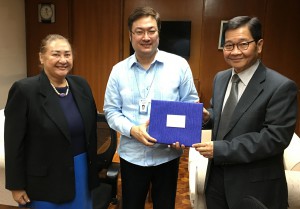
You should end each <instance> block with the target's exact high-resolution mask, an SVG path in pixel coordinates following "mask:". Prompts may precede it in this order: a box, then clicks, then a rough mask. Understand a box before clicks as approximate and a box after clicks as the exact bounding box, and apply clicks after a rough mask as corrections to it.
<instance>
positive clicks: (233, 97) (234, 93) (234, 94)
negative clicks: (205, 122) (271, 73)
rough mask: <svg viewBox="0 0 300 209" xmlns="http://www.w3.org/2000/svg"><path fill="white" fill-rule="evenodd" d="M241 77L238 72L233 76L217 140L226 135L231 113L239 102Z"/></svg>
mask: <svg viewBox="0 0 300 209" xmlns="http://www.w3.org/2000/svg"><path fill="white" fill-rule="evenodd" d="M240 80H241V79H240V78H239V76H238V75H237V74H234V75H233V76H232V78H231V82H232V86H231V90H230V94H229V96H228V99H227V101H226V104H225V106H224V109H223V112H222V115H221V119H220V124H219V129H218V134H217V140H222V139H223V137H224V134H225V132H226V130H227V126H228V124H229V122H230V119H231V115H232V113H233V111H234V109H235V106H236V104H237V102H238V84H239V82H240Z"/></svg>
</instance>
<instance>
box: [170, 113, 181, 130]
mask: <svg viewBox="0 0 300 209" xmlns="http://www.w3.org/2000/svg"><path fill="white" fill-rule="evenodd" d="M167 127H173V128H185V115H167Z"/></svg>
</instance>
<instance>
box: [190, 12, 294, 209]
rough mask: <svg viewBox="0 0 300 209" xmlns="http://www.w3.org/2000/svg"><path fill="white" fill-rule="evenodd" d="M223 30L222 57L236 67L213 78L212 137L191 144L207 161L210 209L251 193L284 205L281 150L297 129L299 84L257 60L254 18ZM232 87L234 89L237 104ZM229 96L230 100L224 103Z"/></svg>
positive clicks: (208, 114) (224, 208)
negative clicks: (234, 79) (235, 81)
mask: <svg viewBox="0 0 300 209" xmlns="http://www.w3.org/2000/svg"><path fill="white" fill-rule="evenodd" d="M223 33H224V35H225V44H224V48H223V54H224V58H225V61H226V62H227V63H228V64H229V65H230V66H231V67H232V68H231V69H228V70H225V71H221V72H219V73H217V75H216V76H215V79H214V82H213V96H212V99H211V107H210V108H209V109H208V110H206V109H204V113H203V114H204V127H205V128H212V139H213V140H212V141H211V142H207V143H199V144H194V145H193V146H194V147H195V148H196V150H197V151H199V152H200V154H202V155H203V156H204V157H207V158H208V159H209V164H208V169H207V175H206V184H205V185H206V187H205V195H206V203H207V208H208V209H229V208H234V207H237V204H238V202H239V201H240V200H241V199H242V198H243V197H245V196H247V195H251V196H253V197H255V198H257V199H258V200H259V201H261V202H262V203H263V204H264V205H266V206H267V207H268V208H269V209H286V208H287V207H288V191H287V184H286V178H285V172H284V164H283V152H284V149H285V148H286V147H287V146H288V145H289V143H290V140H291V138H292V135H293V132H294V129H295V124H296V116H297V86H296V84H295V83H294V82H293V81H291V80H289V79H288V78H286V77H284V76H282V75H280V74H279V73H277V72H275V71H273V70H271V69H269V68H267V67H265V66H264V65H263V64H262V63H261V61H260V60H259V55H260V53H261V51H262V47H263V39H262V35H261V34H262V32H261V24H260V22H259V20H258V19H257V18H256V17H254V18H251V17H247V16H239V17H235V18H233V19H231V20H230V21H229V22H228V25H227V27H226V28H225V29H224V32H223ZM234 74H237V75H238V80H237V85H236V84H234V83H233V82H232V80H233V79H232V77H233V75H234ZM234 77H236V76H234ZM235 85H236V88H237V89H235V90H231V86H235ZM230 91H233V92H235V95H236V96H235V98H236V100H237V103H236V106H235V104H234V103H232V98H233V97H232V95H231V93H230ZM233 95H234V94H233ZM227 98H230V99H228V100H230V102H231V103H230V102H228V103H230V105H226V106H225V103H226V101H227ZM228 106H229V107H228ZM234 106H235V108H234ZM232 107H233V108H232ZM230 108H232V109H233V110H232V112H231V113H228V109H230ZM224 121H225V122H224Z"/></svg>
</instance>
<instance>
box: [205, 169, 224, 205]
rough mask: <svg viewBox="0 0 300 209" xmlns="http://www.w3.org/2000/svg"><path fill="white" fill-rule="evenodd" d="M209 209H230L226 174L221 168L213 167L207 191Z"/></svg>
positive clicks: (206, 197)
mask: <svg viewBox="0 0 300 209" xmlns="http://www.w3.org/2000/svg"><path fill="white" fill-rule="evenodd" d="M205 199H206V206H207V209H229V206H228V203H227V200H226V196H225V188H224V172H223V168H222V167H221V166H215V165H213V164H212V165H211V170H210V176H209V179H208V182H207V188H206V191H205Z"/></svg>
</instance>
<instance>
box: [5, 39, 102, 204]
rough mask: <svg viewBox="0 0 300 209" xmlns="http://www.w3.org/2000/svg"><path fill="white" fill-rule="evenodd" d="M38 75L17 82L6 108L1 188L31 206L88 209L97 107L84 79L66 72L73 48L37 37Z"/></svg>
mask: <svg viewBox="0 0 300 209" xmlns="http://www.w3.org/2000/svg"><path fill="white" fill-rule="evenodd" d="M39 59H40V63H41V65H42V66H43V70H42V71H41V73H40V74H39V75H37V76H34V77H30V78H26V79H23V80H20V81H17V82H15V83H14V84H13V86H12V87H11V89H10V91H9V95H8V100H7V104H6V107H5V117H6V122H5V132H4V141H5V164H6V168H5V169H6V188H7V189H9V190H11V192H12V195H13V198H14V200H15V201H16V202H18V204H20V205H26V207H30V208H33V209H57V208H63V209H71V208H74V209H75V208H76V209H78V208H84V209H89V208H92V201H91V195H90V190H91V189H93V188H95V187H96V186H97V185H98V178H97V171H96V163H95V159H96V113H97V110H96V105H95V102H94V98H93V95H92V92H91V89H90V87H89V85H88V83H87V82H86V81H85V80H84V79H83V78H81V77H79V76H75V75H68V73H69V72H70V70H71V69H72V67H73V54H72V48H71V46H70V43H69V42H68V40H67V39H66V38H65V37H63V36H60V35H56V34H53V35H48V36H47V37H46V38H45V39H44V40H42V43H41V48H40V53H39Z"/></svg>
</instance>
